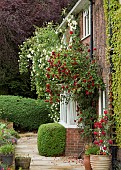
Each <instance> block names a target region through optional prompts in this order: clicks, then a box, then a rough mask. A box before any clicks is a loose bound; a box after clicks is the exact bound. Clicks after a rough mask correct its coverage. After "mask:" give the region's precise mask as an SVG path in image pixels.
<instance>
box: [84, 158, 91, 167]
mask: <svg viewBox="0 0 121 170" xmlns="http://www.w3.org/2000/svg"><path fill="white" fill-rule="evenodd" d="M84 167H85V170H91V169H92V168H91V164H90V155H84Z"/></svg>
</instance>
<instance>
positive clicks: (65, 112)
mask: <svg viewBox="0 0 121 170" xmlns="http://www.w3.org/2000/svg"><path fill="white" fill-rule="evenodd" d="M68 95H69V94H68V93H66V92H65V91H64V93H63V94H60V122H59V123H60V124H62V125H63V126H64V127H65V128H77V124H76V122H74V120H75V119H76V118H77V112H76V108H77V103H76V102H74V101H72V100H70V101H68V103H66V98H65V97H66V96H68Z"/></svg>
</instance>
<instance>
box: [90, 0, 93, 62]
mask: <svg viewBox="0 0 121 170" xmlns="http://www.w3.org/2000/svg"><path fill="white" fill-rule="evenodd" d="M89 1H90V36H91V37H90V59H91V60H92V59H93V4H94V2H93V0H89Z"/></svg>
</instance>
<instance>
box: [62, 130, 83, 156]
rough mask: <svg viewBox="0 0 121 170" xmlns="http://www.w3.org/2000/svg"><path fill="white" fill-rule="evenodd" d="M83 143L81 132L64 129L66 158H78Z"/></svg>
mask: <svg viewBox="0 0 121 170" xmlns="http://www.w3.org/2000/svg"><path fill="white" fill-rule="evenodd" d="M83 147H84V142H83V140H82V139H81V132H80V129H79V128H67V129H66V148H65V155H66V156H74V157H78V156H79V155H80V153H81V152H82V150H83Z"/></svg>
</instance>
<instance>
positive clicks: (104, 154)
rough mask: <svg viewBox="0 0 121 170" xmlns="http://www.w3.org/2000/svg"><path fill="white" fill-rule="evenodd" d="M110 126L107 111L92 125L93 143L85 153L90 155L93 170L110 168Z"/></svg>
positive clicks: (109, 117)
mask: <svg viewBox="0 0 121 170" xmlns="http://www.w3.org/2000/svg"><path fill="white" fill-rule="evenodd" d="M111 125H112V121H111V115H110V113H109V112H108V111H107V110H105V111H104V115H103V116H102V117H101V118H99V121H97V122H95V123H94V132H93V134H94V142H93V144H92V146H91V147H90V148H89V149H87V151H86V153H88V154H89V155H90V163H91V167H92V169H93V170H98V169H99V170H104V169H105V170H109V168H110V165H111V152H110V146H111V145H112V144H113V141H112V139H111V136H110V130H111V129H110V127H111Z"/></svg>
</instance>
